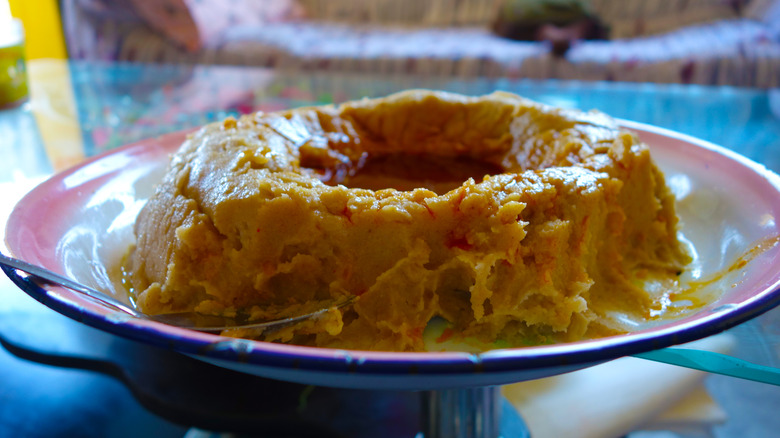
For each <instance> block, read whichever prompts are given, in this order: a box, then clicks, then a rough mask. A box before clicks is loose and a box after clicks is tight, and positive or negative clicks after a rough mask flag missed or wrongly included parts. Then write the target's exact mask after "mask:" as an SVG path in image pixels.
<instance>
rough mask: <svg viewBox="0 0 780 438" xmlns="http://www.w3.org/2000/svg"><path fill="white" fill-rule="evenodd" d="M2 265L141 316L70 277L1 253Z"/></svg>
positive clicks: (0, 262) (117, 301)
mask: <svg viewBox="0 0 780 438" xmlns="http://www.w3.org/2000/svg"><path fill="white" fill-rule="evenodd" d="M0 265H3V266H7V267H9V268H13V269H18V270H20V271H23V272H26V273H28V274H30V275H32V276H33V277H35V278H37V279H40V280H42V281H45V282H47V283H53V284H58V285H60V286H64V287H66V288H68V289H72V290H75V291H77V292H81V293H83V294H84V295H87V296H89V297H90V298H93V299H95V300H97V301H100V302H101V303H103V304H106V305H108V306H110V307H112V308H115V309H117V310H120V311H122V312H125V313H128V314H130V315H132V316H139V314H138V312H136V311H135V310H133V309H132V308H130V307H129V306H127V305H126V304H124V303H122V302H121V301H119V300H116V299H114V298H112V297H110V296H108V295H106V294H104V293H103V292H100V291H98V290H96V289H93V288H91V287H88V286H85V285H83V284H81V283H78V282H76V281H73V280H71V279H70V278H68V277H65V276H63V275H60V274H57V273H56V272H52V271H49V270H48V269H44V268H41V267H40V266H36V265H33V264H30V263H27V262H25V261H23V260H19V259H15V258H13V257H8V256H7V255H5V254H3V253H0Z"/></svg>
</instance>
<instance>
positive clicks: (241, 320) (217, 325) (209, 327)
mask: <svg viewBox="0 0 780 438" xmlns="http://www.w3.org/2000/svg"><path fill="white" fill-rule="evenodd" d="M0 265H2V266H7V267H9V268H13V269H18V270H20V271H22V272H26V273H27V274H30V275H31V276H32V277H33V278H34V279H36V280H37V281H39V282H44V283H49V284H55V285H59V286H63V287H66V288H68V289H70V290H72V291H74V292H78V293H81V294H84V295H86V296H88V297H90V298H92V299H94V300H96V301H99V302H100V303H101V304H104V305H106V306H108V307H111V308H112V309H114V310H118V311H120V312H124V313H126V314H128V315H130V316H133V317H135V318H140V319H147V320H150V321H157V322H161V323H163V324H168V325H172V326H176V327H181V328H186V329H191V330H197V331H201V332H209V333H219V332H222V331H224V330H235V329H254V330H261V329H262V330H268V329H274V330H278V329H281V328H284V327H287V326H289V325H292V324H294V323H297V322H300V321H303V320H306V319H309V318H316V317H318V316H321V315H323V314H325V313H327V312H329V311H330V310H332V309H340V308H342V307H344V306H347V305H350V304H352V303H353V302H354V301H355V297H354V296H350V297H347V298H344V299H339V300H336V301H333V302H332V303H331V304H330V305H329V306H327V307H325V308H322V309H319V310H317V311H314V312H311V313H306V314H304V315H297V316H292V317H289V318H283V319H279V320H275V321H266V322H251V321H248V320H247V318H246V316H237V317H235V318H227V317H220V316H213V315H204V314H200V313H195V312H180V313H168V314H163V315H147V314H145V313H141V312H139V311H137V310H135V309H134V308H132V307H131V306H130V305H128V304H125V303H123V302H121V301H119V300H117V299H115V298H113V297H111V296H109V295H107V294H105V293H103V292H100V291H99V290H97V289H94V288H91V287H89V286H86V285H83V284H81V283H79V282H77V281H74V280H71V279H70V278H67V277H65V276H63V275H60V274H57V273H56V272H52V271H50V270H48V269H45V268H42V267H40V266H37V265H33V264H31V263H27V262H25V261H22V260H19V259H15V258H13V257H8V256H6V255H5V254H2V253H0Z"/></svg>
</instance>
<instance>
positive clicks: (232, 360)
mask: <svg viewBox="0 0 780 438" xmlns="http://www.w3.org/2000/svg"><path fill="white" fill-rule="evenodd" d="M621 123H622V124H623V126H625V127H627V128H628V129H631V130H633V131H635V132H637V133H638V134H639V135H640V137H641V138H642V140H643V141H645V142H646V143H648V144H649V145H650V148H651V152H652V154H653V157H654V159H655V161H656V162H657V163H658V164H659V166H660V167H661V169H662V170H663V171H664V172H665V175H666V179H667V182H668V183H669V185H670V187H671V188H672V190H673V191H674V192H675V194H676V196H677V199H678V213H679V215H680V217H681V219H682V222H683V227H682V234H683V236H684V238H685V239H686V240H687V241H688V242H689V243H690V247H691V249H692V250H693V252H694V254H695V261H694V263H693V265H692V267H691V270H690V272H689V273H688V274H687V275H691V276H693V277H694V279H700V280H706V279H707V278H710V277H711V276H713V275H715V273H719V272H720V273H724V272H727V275H724V276H722V277H723V278H721V279H720V280H718V281H717V282H714V283H713V284H712V287H715V288H717V294H716V295H715V296H716V297H717V298H714V299H713V300H712V301H711V302H709V303H707V304H705V305H704V306H702V307H701V308H700V310H698V311H696V312H695V313H693V314H690V315H688V316H686V317H683V318H681V319H677V320H674V321H666V322H664V323H660V324H657V325H654V326H652V327H645V328H642V329H641V330H638V331H635V332H633V333H630V334H626V335H621V336H614V337H608V338H603V339H598V340H586V341H580V342H573V343H566V344H558V345H544V346H537V347H525V348H511V349H499V350H492V351H488V352H485V353H480V354H472V353H463V352H430V353H394V352H367V351H351V350H334V349H325V348H314V347H301V346H295V345H280V344H273V343H267V342H257V341H249V340H243V339H232V338H226V337H221V336H217V335H211V334H205V333H200V332H195V331H191V330H185V329H180V328H176V327H171V326H167V325H163V324H160V323H155V322H151V321H146V320H140V319H135V318H131V317H129V316H127V315H124V314H121V313H117V312H116V311H113V310H111V309H109V308H107V307H104V306H102V305H101V304H99V303H97V302H93V301H91V300H89V299H87V298H84V297H82V296H80V295H78V294H76V293H74V292H71V291H69V290H66V289H63V288H59V287H54V286H51V287H48V286H47V287H46V288H41V287H39V286H37V285H35V284H33V283H32V282H30V281H27V280H26V279H24V278H23V277H21V276H19V275H16V273H14V272H11V277H12V279H13V280H14V281H15V282H16V283H17V285H19V286H20V287H21V288H22V289H24V290H25V291H26V292H27V293H28V294H30V295H31V296H33V297H34V298H36V299H37V300H39V301H41V302H42V303H43V304H45V305H47V306H49V307H50V308H52V309H54V310H56V311H58V312H60V313H62V314H64V315H67V316H68V317H71V318H73V319H76V320H78V321H81V322H83V323H85V324H89V325H91V326H93V327H97V328H99V329H101V330H104V331H106V332H110V333H113V334H115V335H118V336H123V337H126V338H130V339H134V340H137V341H141V342H146V343H150V344H154V345H157V346H160V347H163V348H169V349H173V350H176V351H179V352H181V353H183V354H187V355H190V356H193V357H196V358H199V359H202V360H204V361H208V362H211V363H214V364H217V365H220V366H224V367H226V368H230V369H234V370H238V371H242V372H246V373H250V374H255V375H259V376H263V377H268V378H274V379H281V380H287V381H292V382H298V383H306V384H314V385H323V386H336V387H350V388H371V389H394V390H403V389H409V390H425V389H443V388H454V387H463V386H484V385H499V384H507V383H513V382H518V381H522V380H529V379H535V378H540V377H546V376H551V375H555V374H559V373H563V372H568V371H573V370H575V369H579V368H584V367H587V366H590V365H594V364H597V363H600V362H604V361H607V360H611V359H614V358H617V357H621V356H626V355H631V354H636V353H640V352H645V351H649V350H654V349H658V348H664V347H668V346H671V345H675V344H679V343H683V342H688V341H693V340H696V339H699V338H702V337H705V336H709V335H713V334H716V333H718V332H721V331H723V330H726V329H728V328H730V327H733V326H735V325H737V324H739V323H742V322H744V321H747V320H749V319H751V318H753V317H755V316H757V315H759V314H761V313H762V312H764V311H766V310H769V309H770V308H772V307H774V306H775V305H777V304H778V303H779V302H780V245H779V244H778V236H780V224H778V218H780V177H778V175H776V174H774V173H772V172H770V171H768V170H767V169H765V168H764V167H763V166H761V165H759V164H756V163H754V162H752V161H750V160H748V159H746V158H744V157H742V156H740V155H737V154H735V153H733V152H731V151H728V150H726V149H724V148H721V147H718V146H715V145H713V144H710V143H707V142H704V141H701V140H698V139H695V138H691V137H687V136H684V135H681V134H677V133H674V132H670V131H667V130H663V129H659V128H656V127H652V126H648V125H642V124H638V123H633V122H621ZM185 136H186V132H180V133H174V134H169V135H166V136H163V137H160V138H156V139H151V140H146V141H142V142H139V143H135V144H132V145H128V146H125V147H122V148H118V149H114V150H112V151H110V152H108V153H106V154H103V155H99V156H96V157H94V158H92V159H90V160H88V161H86V162H84V163H82V164H81V165H79V166H77V167H75V168H72V169H69V170H67V171H65V172H62V173H59V174H57V175H55V176H53V177H52V178H50V179H49V180H47V181H45V182H44V183H42V184H41V185H39V186H38V187H37V188H35V189H33V190H32V191H31V192H30V193H29V194H28V195H27V196H26V197H25V198H23V199H22V200H21V201H20V202H19V204H18V205H17V206H16V208H15V209H14V211H13V213H12V214H11V216H10V218H9V220H8V225H7V230H6V244H7V246H8V249H9V250H10V251H11V252H12V253H13V255H14V256H16V257H18V258H21V259H23V260H26V261H28V262H31V263H35V264H38V265H41V266H44V267H47V268H49V269H51V270H54V271H57V272H60V273H62V274H65V275H67V276H69V277H72V278H74V279H76V280H78V281H81V282H83V283H86V284H88V285H91V286H93V287H97V288H99V289H102V290H106V291H111V292H112V293H113V294H114V295H115V296H116V297H117V298H119V299H122V300H125V301H127V298H126V293H125V292H123V291H122V288H121V286H120V285H119V284H118V280H117V269H116V266H117V265H118V264H119V262H120V260H121V258H122V257H123V256H124V255H125V253H126V252H127V249H128V247H129V246H130V244H131V243H132V242H133V239H134V237H133V230H132V227H133V222H134V221H135V217H136V215H137V213H138V211H139V210H140V208H141V207H142V206H143V204H144V203H145V202H146V200H147V199H148V198H149V196H150V195H151V194H152V192H153V190H154V186H155V184H156V183H157V182H158V181H159V180H160V179H161V177H162V174H163V172H164V170H165V167H166V165H167V162H168V159H169V157H170V154H171V153H172V152H174V151H175V150H176V149H177V148H178V146H179V145H180V144H181V142H182V140H183V139H184V137H185ZM745 255H749V256H750V257H748V258H746V260H749V261H748V262H747V263H744V265H742V264H739V265H737V269H729V268H730V267H733V266H734V263H735V260H738V259H739V258H740V257H742V256H745Z"/></svg>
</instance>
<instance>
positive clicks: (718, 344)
mask: <svg viewBox="0 0 780 438" xmlns="http://www.w3.org/2000/svg"><path fill="white" fill-rule="evenodd" d="M734 343H735V340H734V338H733V336H731V335H728V334H721V335H718V336H714V337H710V338H706V339H703V340H700V341H696V342H694V343H691V344H687V345H686V346H685V347H686V348H695V349H700V350H709V351H714V352H718V353H728V352H729V351H730V350H731V349H732V348H733V345H734ZM706 375H707V373H704V372H701V371H696V370H691V369H688V368H682V367H677V366H674V365H667V364H662V363H657V362H652V361H649V360H644V359H638V358H633V357H625V358H621V359H617V360H614V361H611V362H608V363H605V364H602V365H597V366H594V367H590V368H587V369H584V370H580V371H575V372H572V373H568V374H562V375H560V376H554V377H549V378H546V379H539V380H533V381H529V382H521V383H516V384H513V385H507V386H505V387H504V388H503V393H504V396H505V397H506V398H507V399H508V400H509V401H510V403H512V404H513V405H514V406H515V407H516V408H517V410H518V411H519V412H520V414H521V415H522V417H523V419H524V420H525V422H526V424H527V425H528V428H529V429H530V431H531V436H532V437H533V438H548V437H569V436H572V437H573V436H576V437H579V438H609V437H620V436H623V435H625V434H627V433H629V432H631V431H636V430H680V431H685V432H690V431H692V430H694V431H696V430H701V429H702V428H706V427H708V426H712V425H714V424H718V423H722V422H724V421H725V420H726V413H725V412H724V411H723V410H722V409H721V408H720V407H719V406H718V405H717V404H716V403H715V402H714V401H713V400H712V398H710V396H709V395H708V394H707V392H706V391H705V389H704V387H703V385H702V380H703V378H704V377H705V376H706Z"/></svg>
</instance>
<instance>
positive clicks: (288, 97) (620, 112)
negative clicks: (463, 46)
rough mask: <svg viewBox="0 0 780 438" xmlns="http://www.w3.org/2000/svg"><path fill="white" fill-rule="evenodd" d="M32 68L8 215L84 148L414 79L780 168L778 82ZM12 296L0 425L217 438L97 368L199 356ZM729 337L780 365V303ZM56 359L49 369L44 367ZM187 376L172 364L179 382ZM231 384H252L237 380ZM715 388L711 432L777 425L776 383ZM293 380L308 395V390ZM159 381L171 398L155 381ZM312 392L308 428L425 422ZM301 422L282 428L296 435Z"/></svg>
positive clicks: (9, 151)
mask: <svg viewBox="0 0 780 438" xmlns="http://www.w3.org/2000/svg"><path fill="white" fill-rule="evenodd" d="M30 74H31V82H30V85H31V89H32V98H31V100H30V101H29V102H27V103H26V104H24V105H22V106H20V107H17V108H13V109H6V110H2V111H0V154H1V155H0V156H2V157H3V159H2V160H0V186H1V187H2V188H0V193H2V194H0V196H2V200H3V202H2V206H0V217H2V220H3V221H4V220H5V217H6V216H7V215H8V213H9V212H10V210H11V208H12V206H13V203H14V202H15V201H16V200H17V199H18V198H19V197H21V196H22V195H23V193H25V192H26V191H27V190H29V189H30V188H32V187H33V186H34V185H35V184H36V183H38V182H40V181H42V180H43V179H44V178H46V177H47V176H49V175H51V174H52V173H54V172H56V171H59V170H62V169H64V168H66V167H68V166H70V165H73V164H76V163H78V162H79V161H81V160H83V159H84V158H85V157H89V156H92V155H95V154H98V153H101V152H104V151H107V150H110V149H112V148H115V147H118V146H121V145H124V144H127V143H131V142H134V141H137V140H141V139H145V138H149V137H153V136H158V135H161V134H164V133H167V132H173V131H180V130H183V129H188V128H193V127H196V126H199V125H202V124H204V123H207V122H210V121H214V120H219V119H222V118H224V117H226V116H228V115H238V114H243V113H248V112H252V111H273V110H278V109H283V108H291V107H297V106H303V105H312V104H324V103H331V102H341V101H345V100H351V99H356V98H360V97H363V96H369V97H374V96H383V95H386V94H389V93H392V92H395V91H400V90H403V89H408V88H432V89H441V90H448V91H454V92H459V93H463V94H469V95H477V94H484V93H489V92H492V91H494V90H504V91H509V92H513V93H517V94H520V95H522V96H525V97H529V98H531V99H534V100H537V101H541V102H544V103H549V104H553V105H558V106H563V107H573V108H580V109H584V110H588V109H592V108H598V109H599V110H601V111H603V112H605V113H607V114H610V115H612V116H614V117H618V118H624V119H628V120H633V121H638V122H644V123H648V124H651V125H656V126H660V127H663V128H668V129H671V130H674V131H678V132H681V133H684V134H688V135H691V136H694V137H698V138H702V139H704V140H708V141H711V142H713V143H716V144H719V145H721V146H725V147H726V148H729V149H732V150H734V151H736V152H738V153H740V154H743V155H745V156H747V157H748V158H751V159H752V160H754V161H757V162H759V163H762V164H763V165H765V166H766V167H767V168H769V169H771V170H773V171H775V172H780V90H774V91H771V90H770V91H767V90H750V89H734V88H707V87H698V86H682V85H649V84H622V83H603V82H597V83H590V82H562V81H530V80H484V81H483V80H474V81H461V80H452V79H449V78H446V77H433V78H419V77H408V76H360V75H346V74H339V75H333V74H296V73H294V72H286V71H269V70H265V69H253V68H244V67H214V66H208V67H207V66H194V67H193V66H161V65H136V64H118V65H117V64H95V63H83V62H70V63H66V62H60V61H41V62H38V63H32V64H31V65H30ZM3 224H4V222H3ZM3 230H4V226H3ZM0 302H2V305H0V314H1V315H0V339H2V340H3V341H4V345H5V347H6V350H5V351H3V350H2V349H0V369H2V370H3V372H4V378H3V379H1V380H0V435H6V434H9V435H10V434H15V435H25V436H71V435H79V436H118V437H119V436H138V435H150V434H153V435H154V436H163V437H164V436H183V435H185V434H187V435H188V436H209V435H208V434H206V432H203V431H199V430H195V429H189V430H188V428H187V427H185V426H182V424H184V425H186V424H188V419H187V414H186V413H182V412H176V411H175V409H172V408H171V407H170V406H168V408H167V409H165V408H163V409H154V408H150V406H153V405H154V403H155V402H159V400H155V399H154V397H152V396H150V395H149V393H147V392H145V390H147V389H149V388H144V387H143V385H139V384H138V382H139V379H140V380H142V379H143V378H144V377H148V376H146V375H145V374H144V372H145V371H143V370H140V371H139V370H135V374H134V373H133V372H132V371H133V370H130V371H128V370H125V371H126V372H125V373H122V372H119V371H117V370H113V371H111V370H107V369H97V368H100V366H99V365H96V364H99V363H105V361H103V362H101V361H100V359H101V358H103V359H105V358H117V357H122V358H128V357H134V356H133V355H136V356H137V355H151V356H153V357H155V360H158V361H163V362H165V361H176V363H177V364H178V365H177V366H179V365H180V366H182V367H187V369H190V370H191V375H190V377H192V375H195V376H197V375H198V373H199V372H201V371H199V368H198V367H199V366H200V365H197V364H194V363H191V362H186V363H181V364H180V363H179V362H178V361H179V360H181V358H178V357H174V356H166V355H165V353H163V352H156V353H150V352H149V351H148V350H146V349H144V348H143V346H140V345H135V343H133V342H131V341H126V340H118V339H114V338H112V337H110V336H109V335H106V334H104V333H101V332H98V331H96V330H94V329H91V328H89V327H85V326H81V325H80V324H78V323H76V322H73V321H70V320H67V319H66V318H64V317H62V316H60V315H59V314H56V313H55V312H53V311H51V310H49V309H47V308H45V307H43V306H41V305H39V304H38V303H35V302H33V301H32V300H31V299H30V298H28V297H27V296H26V295H24V294H23V293H21V292H20V291H19V290H18V289H16V288H15V287H14V286H13V285H12V284H11V283H10V282H9V281H8V280H7V279H6V278H5V277H4V276H3V278H0ZM2 321H4V322H2ZM730 333H732V334H733V335H734V337H735V338H736V339H737V343H736V346H735V348H734V350H733V351H732V353H731V354H732V355H733V356H735V357H739V358H742V359H746V360H749V361H751V362H754V363H758V364H761V365H766V366H771V367H778V366H780V336H779V335H780V309H777V310H774V311H770V312H768V313H766V314H764V315H763V316H761V317H759V318H757V319H755V320H753V321H751V322H749V323H746V324H743V325H741V326H738V327H736V328H734V329H732V330H730ZM85 343H88V344H89V345H90V348H91V353H90V354H93V355H95V356H99V357H90V358H84V357H82V356H83V352H84V348H85V347H84V344H85ZM80 354H81V356H80ZM144 357H146V356H144ZM20 358H21V359H20ZM63 358H66V359H67V360H66V359H63ZM79 360H81V362H79ZM89 360H92V362H90V361H89ZM128 360H129V359H128ZM36 362H37V363H36ZM120 362H121V361H120ZM47 363H48V364H49V365H53V367H52V366H48V367H47V366H45V365H41V364H47ZM90 366H92V367H93V368H90ZM71 368H75V369H78V370H79V371H75V370H72V369H71ZM83 370H91V371H83ZM96 371H97V372H96ZM106 375H108V376H110V377H106ZM112 377H113V378H112ZM158 377H159V376H158ZM185 377H186V376H181V375H180V376H171V375H167V376H165V378H166V379H172V380H170V381H172V382H173V381H176V380H175V379H177V378H185ZM219 378H220V379H224V381H225V382H233V380H231V379H235V378H236V376H232V375H220V376H219ZM119 382H122V383H124V385H122V383H119ZM233 383H234V384H236V385H239V386H240V385H241V384H242V383H241V380H240V378H239V379H238V381H237V382H233ZM226 384H227V383H226ZM705 386H706V388H707V390H708V391H709V393H710V394H711V396H712V398H713V399H714V400H715V401H716V402H717V403H718V405H720V407H721V408H722V409H723V410H724V411H725V413H726V414H727V416H728V418H727V420H726V421H725V422H723V423H722V424H719V425H716V426H715V427H713V428H711V430H710V432H711V434H712V435H713V436H722V437H727V436H735V435H736V434H737V433H739V434H740V435H746V436H765V435H766V434H769V433H770V432H773V431H776V430H778V428H780V418H779V417H778V416H777V415H776V410H777V407H778V406H780V391H778V389H777V388H776V387H774V386H771V385H766V384H761V383H756V382H749V381H743V380H739V379H735V378H730V377H725V376H719V375H711V376H708V377H707V379H706V380H705ZM127 388H129V389H130V390H129V391H128V389H127ZM276 389H279V388H276ZM279 390H286V391H289V390H290V389H289V388H287V389H279ZM295 390H296V391H300V393H301V394H304V393H307V391H308V392H309V393H311V391H312V390H310V389H307V388H296V389H295ZM151 391H152V392H155V391H156V392H155V394H159V388H157V389H155V390H151ZM173 392H175V391H173ZM313 394H314V396H311V397H310V398H309V396H307V397H304V398H300V399H296V400H287V401H285V402H284V403H288V404H290V406H292V405H295V404H296V403H298V404H300V403H301V400H304V399H305V400H309V401H310V402H311V403H312V404H311V406H313V407H314V408H312V409H314V410H316V409H320V411H318V413H317V414H316V415H314V416H313V417H311V419H312V421H313V422H314V423H312V424H311V425H309V426H311V427H310V428H309V429H307V430H310V431H314V430H316V431H317V433H320V434H324V433H325V432H324V431H325V430H326V429H327V427H325V429H317V427H318V426H323V425H325V426H333V427H332V428H331V429H328V430H330V431H333V430H335V431H337V432H338V433H337V434H336V435H334V436H368V435H371V436H414V434H416V433H417V430H419V428H420V427H421V426H420V425H419V424H418V423H417V420H416V419H415V418H416V417H415V415H416V413H417V412H418V411H419V410H420V407H419V406H418V403H419V398H418V397H417V396H410V395H409V394H398V393H373V394H367V393H365V392H362V393H361V392H349V391H343V392H340V393H339V392H334V391H330V392H328V391H327V390H320V389H318V390H314V392H313ZM179 395H180V396H182V394H179ZM309 395H310V394H309ZM477 395H478V396H484V395H485V394H477ZM288 398H289V397H288ZM334 399H337V400H339V401H340V403H343V404H344V406H347V407H350V408H346V407H345V408H344V409H342V410H341V411H339V412H336V413H334V412H333V411H332V410H331V411H328V410H327V409H325V408H324V407H326V406H328V404H329V403H331V402H332V400H334ZM441 400H443V399H439V402H441ZM280 403H281V402H280ZM158 407H159V406H158ZM269 409H270V408H269ZM294 409H297V408H295V407H294ZM294 409H293V410H294ZM350 409H352V410H350ZM356 411H361V412H364V414H365V415H364V416H363V418H362V419H360V420H356V419H355V418H354V413H355V412H356ZM274 412H275V411H274ZM389 412H392V415H391V414H390V413H389ZM266 417H267V416H263V417H262V418H258V419H246V418H244V419H243V420H241V421H246V424H247V425H248V426H247V427H248V428H249V429H251V427H258V426H257V425H258V424H260V425H263V427H270V426H269V425H270V424H271V421H272V419H270V418H266ZM513 418H514V417H512V416H511V414H509V415H504V416H503V420H502V421H503V423H502V425H501V427H502V432H503V433H504V434H506V435H510V434H511V432H508V431H509V430H511V428H512V427H518V429H517V430H520V429H519V428H521V426H517V425H512V424H508V423H507V422H509V423H511V421H512V420H513ZM514 419H515V420H516V421H520V422H521V420H519V419H518V418H514ZM237 421H238V420H237ZM253 421H254V422H253ZM290 421H293V420H290ZM218 423H219V421H217V420H215V422H214V423H208V422H204V424H206V425H208V424H215V425H218ZM315 423H316V424H315ZM274 424H276V423H274ZM289 425H290V423H287V424H286V425H283V426H281V427H282V428H284V427H287V428H288V429H287V430H288V431H289V430H290V429H289V427H290V426H289ZM213 429H214V430H217V429H218V428H217V427H216V426H215V428H213ZM652 433H653V432H648V431H642V432H634V433H632V436H633V435H636V436H637V437H639V436H653V435H652ZM199 434H200V435H199ZM204 434H205V435H204ZM320 436H327V434H324V435H320ZM664 436H669V435H664ZM671 436H686V435H684V434H680V433H678V434H676V435H675V434H672V435H671Z"/></svg>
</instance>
